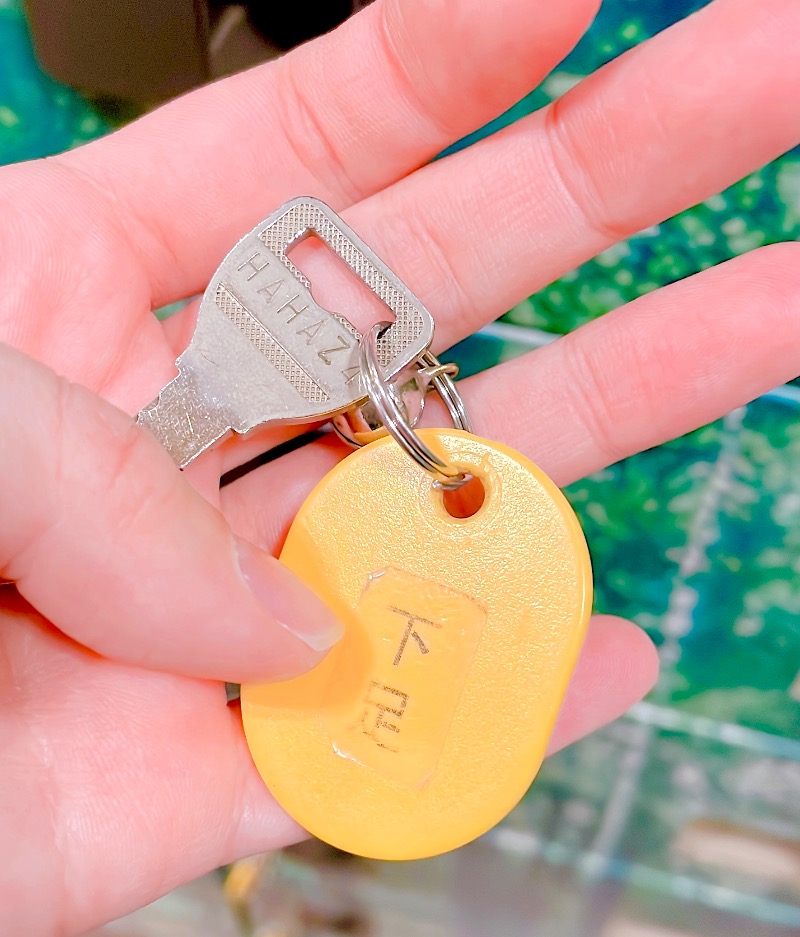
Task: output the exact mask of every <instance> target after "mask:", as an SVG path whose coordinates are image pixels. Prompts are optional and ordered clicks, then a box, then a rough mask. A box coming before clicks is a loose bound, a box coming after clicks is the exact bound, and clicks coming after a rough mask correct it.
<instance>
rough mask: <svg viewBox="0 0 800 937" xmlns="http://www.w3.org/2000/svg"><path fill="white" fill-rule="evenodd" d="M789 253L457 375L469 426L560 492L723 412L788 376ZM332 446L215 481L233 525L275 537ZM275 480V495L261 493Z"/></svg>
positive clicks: (653, 296) (796, 320) (795, 298)
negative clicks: (525, 459) (527, 461)
mask: <svg viewBox="0 0 800 937" xmlns="http://www.w3.org/2000/svg"><path fill="white" fill-rule="evenodd" d="M798 260H800V245H797V244H794V243H791V244H777V245H773V246H771V247H765V248H761V249H760V250H758V251H754V252H752V253H750V254H747V255H745V256H743V257H739V258H736V259H735V260H732V261H729V262H728V263H725V264H721V265H720V266H718V267H715V268H713V269H711V270H706V271H704V272H703V273H700V274H697V275H696V276H694V277H689V278H687V279H686V280H682V281H680V282H678V283H675V284H672V285H671V286H668V287H665V288H663V289H661V290H657V291H655V292H653V293H649V294H647V295H646V296H643V297H641V298H640V299H637V300H636V301H635V302H632V303H629V304H628V305H626V306H623V307H622V308H620V309H618V310H616V311H614V312H611V313H608V314H607V315H606V316H604V317H603V318H602V319H597V320H595V321H594V322H591V323H588V324H587V325H584V326H582V327H581V328H579V329H577V330H576V331H575V332H573V333H571V334H570V335H568V336H565V337H563V338H561V339H559V340H558V341H556V342H553V343H552V344H550V345H547V346H545V347H543V348H540V349H538V350H537V351H534V352H532V353H530V354H528V355H524V356H522V357H520V358H517V359H516V360H513V361H509V362H507V363H505V364H503V365H500V366H498V367H494V368H491V369H489V370H488V371H485V372H483V373H482V374H478V375H476V376H475V377H472V378H469V379H468V380H466V381H462V382H460V383H459V388H460V389H461V392H462V394H463V396H464V399H465V401H466V405H467V410H468V412H469V414H470V417H471V419H472V421H473V423H474V425H475V428H476V432H478V433H480V434H482V435H484V436H487V437H489V438H491V439H496V440H498V441H501V442H505V443H507V444H508V445H510V446H512V447H514V448H515V449H518V450H520V451H521V452H523V453H525V454H526V455H527V456H529V458H531V459H532V460H533V461H534V462H536V463H537V464H538V465H540V466H541V467H542V468H543V469H544V471H546V472H547V473H548V474H549V475H550V476H551V477H552V478H553V479H554V480H555V482H556V483H557V484H558V485H561V486H565V485H568V484H571V483H572V482H574V481H576V480H577V479H578V478H581V477H583V476H584V475H586V474H588V473H590V472H593V471H597V470H598V469H601V468H604V467H605V466H607V465H610V464H611V463H613V462H616V461H618V460H619V459H622V458H624V457H625V456H628V455H632V454H634V453H636V452H639V451H641V450H644V449H647V448H649V447H651V446H656V445H658V444H660V443H662V442H665V441H666V440H668V439H673V438H675V437H676V436H680V435H682V434H684V433H687V432H690V431H691V430H693V429H696V428H697V427H699V426H703V425H704V424H706V423H708V422H710V421H712V420H715V419H717V418H719V417H721V416H723V415H724V414H725V413H728V412H729V411H730V410H731V409H733V408H735V407H737V406H740V405H742V404H744V403H747V402H748V401H749V400H752V399H754V398H755V397H758V396H759V395H760V394H762V393H764V392H766V391H767V390H769V389H771V388H772V387H775V386H776V385H778V384H781V383H784V382H785V381H787V380H789V379H790V378H791V377H793V376H794V375H795V374H796V373H797V371H798V362H799V361H800V353H798V351H797V349H798V348H800V263H798ZM430 405H431V407H430V409H431V411H433V409H434V407H435V406H436V401H435V398H432V399H431V400H430ZM427 409H428V407H427V405H426V410H427ZM436 413H437V416H436V417H434V418H433V421H434V422H437V421H438V422H440V425H447V419H448V417H447V414H446V413H445V412H444V411H443V410H442V408H441V407H439V409H438V411H436ZM343 453H346V450H345V449H344V447H342V446H341V445H338V444H336V443H335V442H333V441H332V440H325V441H323V442H321V443H314V444H312V445H310V446H306V447H304V448H303V449H300V450H297V451H296V452H293V453H290V454H289V455H286V456H283V457H282V458H280V459H277V460H276V461H275V462H272V463H270V464H268V465H265V466H263V467H261V468H259V469H257V470H256V471H253V472H251V473H250V474H248V475H246V476H244V477H243V478H241V479H239V480H238V481H237V482H236V483H235V484H232V485H230V486H228V487H226V488H224V489H223V490H222V492H221V497H222V506H223V511H224V513H225V515H226V517H227V518H228V520H229V522H230V523H231V525H232V527H233V529H234V530H237V531H238V532H240V533H242V534H243V535H246V534H247V532H248V531H251V530H252V531H254V532H255V534H256V535H257V536H258V537H259V538H263V539H264V542H273V541H274V540H280V538H282V537H283V536H284V535H285V530H286V529H287V526H288V524H289V523H290V522H291V519H292V518H293V517H294V515H295V514H296V513H297V511H298V509H299V507H300V505H301V504H302V502H303V500H304V499H305V497H306V495H307V494H308V492H309V491H310V490H311V488H312V487H313V486H314V485H315V484H316V482H317V481H318V480H319V479H320V478H322V477H323V475H324V474H325V473H326V472H327V471H329V470H330V468H331V467H332V466H333V465H334V464H336V462H337V461H338V460H339V459H340V458H341V457H342V455H343ZM276 486H279V490H280V491H281V492H282V497H281V500H280V503H276V502H274V501H270V499H269V498H268V497H267V492H269V491H271V490H275V488H276Z"/></svg>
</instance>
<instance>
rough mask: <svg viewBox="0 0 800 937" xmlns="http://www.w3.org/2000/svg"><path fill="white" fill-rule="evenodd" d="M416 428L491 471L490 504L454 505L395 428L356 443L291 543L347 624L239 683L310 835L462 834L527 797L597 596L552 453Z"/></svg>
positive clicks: (250, 719) (426, 842) (452, 839)
mask: <svg viewBox="0 0 800 937" xmlns="http://www.w3.org/2000/svg"><path fill="white" fill-rule="evenodd" d="M415 435H416V438H417V439H419V440H420V441H421V443H422V444H424V445H427V447H428V448H429V449H430V450H432V451H434V452H435V453H436V455H437V456H438V457H439V458H440V460H441V463H442V464H443V465H449V466H454V467H455V468H456V469H458V470H460V471H462V472H464V473H467V474H468V475H472V476H474V477H475V478H477V479H479V481H480V483H481V484H482V486H483V492H484V499H483V503H482V505H481V506H480V508H479V509H478V510H477V512H476V513H474V514H473V515H472V516H471V517H464V518H461V517H453V516H451V514H450V513H449V512H448V509H447V505H446V502H445V497H444V495H443V492H442V491H441V490H440V489H439V488H437V487H436V486H434V485H433V484H432V482H431V478H430V477H429V476H428V475H427V474H426V473H425V472H423V471H421V470H420V468H419V467H418V465H415V464H414V462H413V461H412V460H411V459H409V458H408V454H407V452H406V451H404V449H403V448H401V446H399V445H397V443H396V442H395V441H394V439H391V438H384V439H380V440H378V441H376V442H372V443H370V444H369V445H368V446H365V447H364V448H363V449H361V450H359V451H358V452H355V453H353V454H352V455H350V456H349V457H348V458H346V459H345V460H344V461H343V462H341V463H340V464H339V465H338V466H337V467H336V468H335V469H334V470H333V471H332V472H331V473H330V474H329V475H328V476H327V477H326V478H325V479H323V480H322V482H320V484H319V485H317V487H316V489H315V490H314V491H313V492H312V493H311V495H310V496H309V498H308V499H307V501H306V502H305V504H304V505H303V507H302V508H301V510H300V512H299V514H298V515H297V517H296V519H295V521H294V523H293V525H292V527H291V530H290V531H289V535H288V538H287V540H286V544H285V546H284V549H283V552H282V554H281V560H282V561H283V562H284V563H286V565H287V566H288V567H289V568H290V569H292V570H293V571H294V572H295V573H296V574H297V575H298V576H299V577H300V578H301V579H302V580H303V581H305V582H306V583H307V584H308V585H309V586H310V587H311V588H313V589H314V590H315V591H316V592H317V593H318V594H319V595H320V596H321V597H322V598H323V599H324V600H325V601H326V602H327V603H328V604H329V605H330V607H331V608H332V609H333V610H334V611H335V612H336V613H337V614H338V615H339V616H340V617H341V619H342V621H343V622H344V623H345V629H346V632H345V637H344V639H343V640H342V641H341V642H340V644H339V645H337V646H336V647H335V648H334V649H333V650H332V651H331V653H330V654H329V655H328V656H327V657H326V658H325V660H324V661H323V662H322V663H321V664H320V665H319V666H317V667H316V668H315V669H314V670H313V671H311V672H310V673H308V674H305V675H304V676H301V677H298V678H296V679H293V680H288V681H286V682H283V683H273V684H264V685H246V686H243V687H242V690H241V702H242V717H243V720H244V729H245V733H246V736H247V741H248V744H249V746H250V750H251V752H252V755H253V759H254V761H255V763H256V766H257V767H258V770H259V772H260V773H261V775H262V777H263V778H264V780H265V782H266V784H267V786H268V787H269V789H270V791H271V792H272V793H273V795H274V796H275V798H276V800H277V801H278V803H279V804H281V806H282V807H283V808H284V809H285V810H286V811H287V812H288V813H289V814H290V815H291V816H292V817H294V818H295V819H296V820H297V821H298V823H300V824H301V825H302V826H303V827H304V828H305V829H306V830H308V831H309V832H310V833H312V834H313V835H314V836H317V837H318V838H320V839H322V840H324V841H326V842H328V843H330V844H332V845H334V846H337V847H339V848H340V849H343V850H346V851H348V852H351V853H356V854H358V855H362V856H368V857H373V858H378V859H419V858H424V857H427V856H433V855H437V854H439V853H442V852H445V851H447V850H450V849H453V848H455V847H457V846H460V845H463V844H464V843H467V842H469V841H470V840H472V839H474V838H475V837H477V836H479V835H481V834H482V833H484V832H486V831H487V830H488V829H490V828H491V827H492V826H493V825H494V824H495V823H497V822H498V821H499V820H500V819H502V818H503V817H504V816H505V815H506V814H507V813H508V811H510V810H511V808H512V807H513V806H514V805H515V804H516V803H517V802H518V801H519V800H520V798H521V797H522V795H523V794H524V793H525V791H526V789H527V788H528V786H529V784H530V783H531V781H532V779H533V778H534V776H535V775H536V773H537V771H538V769H539V766H540V764H541V762H542V758H543V756H544V753H545V750H546V747H547V742H548V738H549V736H550V734H551V731H552V729H553V725H554V722H555V719H556V716H557V713H558V709H559V706H560V704H561V701H562V699H563V696H564V693H565V690H566V688H567V684H568V682H569V679H570V675H571V673H572V670H573V668H574V665H575V662H576V660H577V657H578V653H579V651H580V648H581V644H582V642H583V638H584V635H585V631H586V626H587V622H588V618H589V613H590V607H591V593H592V586H591V568H590V562H589V554H588V550H587V547H586V542H585V540H584V537H583V533H582V531H581V529H580V526H579V524H578V521H577V519H576V518H575V515H574V514H573V512H572V509H571V508H570V506H569V504H568V502H567V500H566V498H565V497H564V496H563V495H562V493H561V492H560V491H559V489H558V488H557V487H556V486H555V484H554V483H553V482H552V481H551V480H550V479H549V478H548V477H547V476H546V475H545V474H544V473H543V472H542V471H540V470H539V469H538V468H537V467H536V466H535V465H533V463H531V462H530V461H528V460H527V459H526V458H524V457H523V456H522V455H520V454H519V453H516V452H514V451H513V450H511V449H509V448H508V447H506V446H503V445H500V444H498V443H492V442H488V441H487V440H485V439H481V438H479V437H477V436H474V435H472V434H470V433H467V432H463V431H460V430H422V431H420V432H419V434H415Z"/></svg>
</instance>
